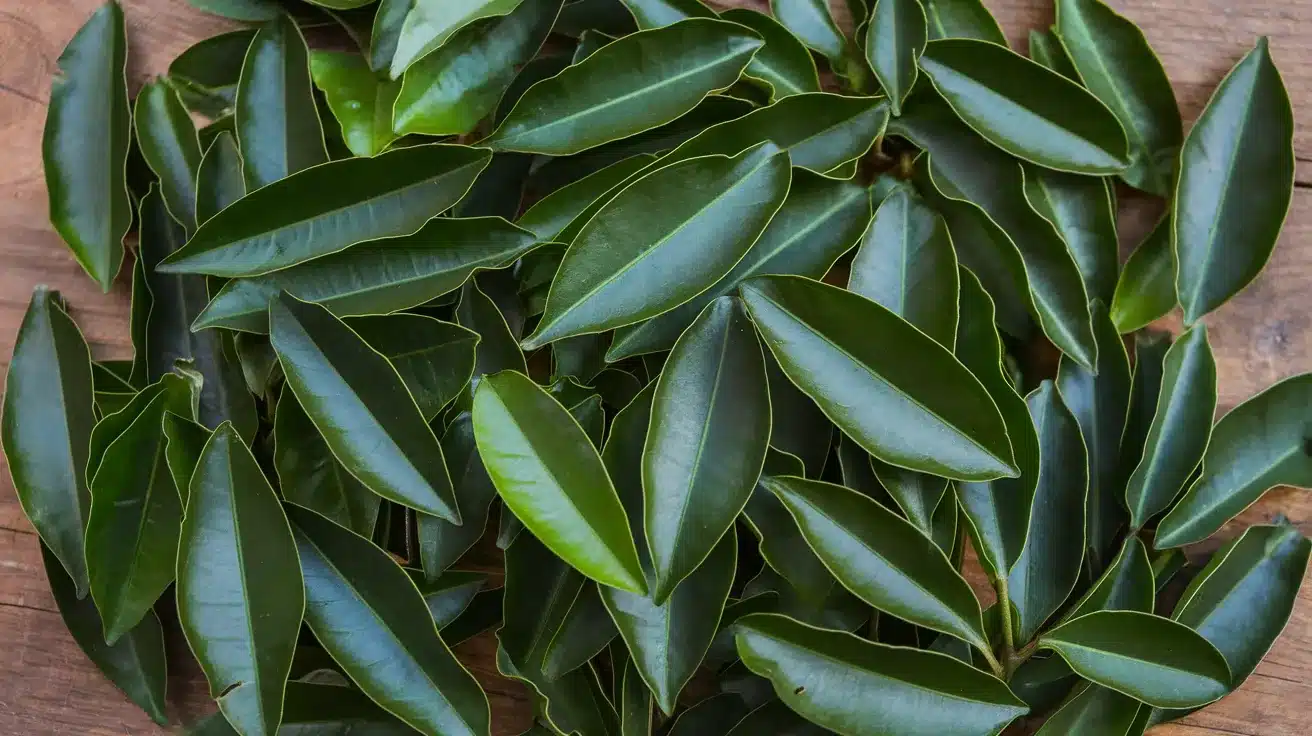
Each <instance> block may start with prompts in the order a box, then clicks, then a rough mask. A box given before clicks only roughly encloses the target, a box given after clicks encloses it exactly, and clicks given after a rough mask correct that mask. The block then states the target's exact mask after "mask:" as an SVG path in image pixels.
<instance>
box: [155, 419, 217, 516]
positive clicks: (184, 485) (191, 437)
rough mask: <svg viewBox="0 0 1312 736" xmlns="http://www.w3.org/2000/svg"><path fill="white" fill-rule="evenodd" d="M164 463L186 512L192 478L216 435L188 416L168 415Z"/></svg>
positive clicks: (164, 426)
mask: <svg viewBox="0 0 1312 736" xmlns="http://www.w3.org/2000/svg"><path fill="white" fill-rule="evenodd" d="M163 431H164V460H165V462H166V463H167V464H168V469H169V475H171V476H173V487H174V489H176V491H177V493H178V496H179V497H181V499H182V508H183V510H184V511H185V510H186V508H187V501H188V499H189V498H190V494H191V476H192V475H194V474H195V473H196V465H197V464H198V463H199V462H200V455H201V453H202V452H204V451H205V444H206V443H207V442H209V441H210V437H211V436H212V435H213V434H214V433H213V432H211V431H210V430H209V429H206V428H205V427H203V426H201V425H200V424H197V423H196V422H193V421H191V420H190V419H188V418H187V417H185V416H182V415H180V414H174V413H173V412H171V411H165V412H164V424H163Z"/></svg>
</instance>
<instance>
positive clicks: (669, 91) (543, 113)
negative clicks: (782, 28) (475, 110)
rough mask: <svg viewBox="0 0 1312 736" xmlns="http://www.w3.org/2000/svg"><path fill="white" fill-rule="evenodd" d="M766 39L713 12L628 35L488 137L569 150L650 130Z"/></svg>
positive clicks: (511, 146)
mask: <svg viewBox="0 0 1312 736" xmlns="http://www.w3.org/2000/svg"><path fill="white" fill-rule="evenodd" d="M761 45H762V41H761V39H760V37H759V36H757V35H756V34H754V33H752V32H751V31H749V30H747V29H746V28H744V27H742V26H739V25H737V24H734V23H727V22H724V21H720V20H713V19H707V18H693V19H689V20H685V21H682V22H679V23H675V24H674V25H671V26H667V27H664V28H656V29H652V30H648V31H641V32H639V33H635V34H633V35H631V36H626V37H625V38H622V39H620V40H619V41H617V42H615V43H612V44H609V45H608V46H606V47H605V48H603V49H601V50H600V51H598V52H597V53H595V54H593V55H592V56H589V57H588V58H587V59H586V60H584V61H582V62H580V63H579V64H577V65H575V66H571V67H569V68H567V69H565V70H564V71H562V72H561V73H560V74H558V75H556V76H555V77H552V78H551V79H547V80H543V81H542V82H539V83H538V84H536V85H534V86H533V87H531V88H530V89H529V90H528V92H526V93H525V94H524V96H523V97H522V98H521V99H520V100H519V103H518V104H516V105H515V108H514V109H513V110H511V111H510V113H509V114H508V115H507V116H506V118H505V120H503V121H502V122H501V124H500V126H499V127H498V128H497V129H496V131H494V132H493V133H492V135H491V136H489V137H488V138H487V139H486V141H485V143H486V144H487V145H490V146H492V147H493V148H496V149H498V150H508V151H523V152H526V153H542V154H548V155H554V156H564V155H568V154H571V153H578V152H579V151H582V150H585V149H587V148H592V147H594V146H599V145H601V144H603V143H607V142H609V141H613V140H618V139H620V138H625V137H627V136H630V135H634V134H637V133H641V132H643V131H646V130H650V129H652V128H655V127H657V126H660V125H664V124H665V123H668V122H670V121H672V120H674V119H675V118H677V117H679V116H680V115H682V114H684V113H685V112H688V111H689V110H692V109H693V108H694V107H696V105H697V103H698V102H700V101H701V100H702V98H703V97H705V96H706V95H708V94H710V93H711V92H714V91H716V90H720V89H724V88H726V87H728V86H729V85H731V84H733V82H734V81H736V80H737V79H738V75H739V73H741V72H742V70H743V69H744V68H745V67H746V66H747V63H748V62H749V61H750V60H751V58H752V54H753V53H755V51H756V50H757V49H758V48H760V47H761ZM652 59H660V60H662V63H661V64H658V65H652V64H651V60H652Z"/></svg>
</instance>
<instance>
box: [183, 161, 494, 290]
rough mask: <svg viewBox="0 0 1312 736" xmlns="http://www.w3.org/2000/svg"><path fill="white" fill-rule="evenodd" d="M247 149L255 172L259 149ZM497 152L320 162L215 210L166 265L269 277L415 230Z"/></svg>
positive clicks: (459, 193)
mask: <svg viewBox="0 0 1312 736" xmlns="http://www.w3.org/2000/svg"><path fill="white" fill-rule="evenodd" d="M242 153H243V155H244V156H247V159H246V163H247V171H249V170H250V158H249V156H250V154H249V153H248V152H247V151H246V149H245V148H243V149H242ZM488 159H489V153H488V152H487V151H484V150H479V149H474V148H466V147H464V146H451V145H442V144H432V145H422V146H411V147H408V148H405V149H404V150H398V151H392V152H389V153H385V154H382V155H379V156H375V157H373V158H351V159H345V160H342V161H333V162H331V163H327V164H323V165H322V166H315V167H312V168H310V169H307V170H305V171H303V172H299V173H298V174H295V175H293V176H289V177H288V178H286V179H283V180H279V181H277V182H274V184H272V185H269V186H267V187H264V188H262V189H260V190H259V191H256V192H252V193H251V194H250V195H248V196H246V197H244V198H242V199H241V200H239V201H237V202H235V203H234V204H233V205H232V206H231V207H228V208H227V209H225V210H223V211H222V212H220V213H219V214H217V215H215V216H214V217H213V218H212V219H210V220H209V221H208V222H206V223H205V225H204V226H203V227H201V228H200V229H199V230H197V231H196V234H195V236H193V237H192V239H191V240H190V241H189V242H188V243H187V245H186V247H185V248H182V249H181V250H179V251H177V252H175V253H173V254H172V255H170V256H169V257H168V258H167V259H165V261H164V262H162V263H161V264H160V265H159V267H158V270H160V271H165V272H177V273H204V274H209V275H214V276H259V275H261V274H266V273H269V272H271V271H277V270H279V269H283V268H286V267H287V266H293V265H296V264H298V263H301V262H303V261H308V260H311V259H313V258H318V257H320V256H325V255H328V254H329V253H335V252H337V251H339V250H342V249H344V248H347V247H349V246H351V245H355V244H356V243H360V242H363V241H366V240H377V239H379V238H392V237H398V236H402V235H411V234H413V233H415V232H417V231H418V230H419V229H420V228H421V227H423V225H424V223H426V222H428V220H430V219H431V218H433V217H434V216H435V215H437V214H439V213H440V212H442V211H443V210H445V209H446V208H448V207H450V206H451V205H453V204H455V202H456V201H457V200H459V199H460V197H461V196H462V195H463V194H464V193H465V191H466V190H468V189H469V186H470V184H472V183H473V181H474V177H476V176H477V175H478V172H479V171H481V170H482V169H483V167H484V166H486V165H487V162H488Z"/></svg>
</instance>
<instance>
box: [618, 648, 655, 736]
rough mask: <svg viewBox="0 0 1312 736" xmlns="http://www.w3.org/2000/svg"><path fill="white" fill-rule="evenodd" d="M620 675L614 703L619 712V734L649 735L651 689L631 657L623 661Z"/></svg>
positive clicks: (629, 735)
mask: <svg viewBox="0 0 1312 736" xmlns="http://www.w3.org/2000/svg"><path fill="white" fill-rule="evenodd" d="M620 677H621V678H622V679H621V681H620V697H619V702H618V703H617V704H616V708H617V709H618V710H619V714H620V733H619V736H651V714H652V696H651V691H650V690H648V689H647V684H646V683H645V682H643V681H642V674H641V673H639V672H638V668H637V667H636V666H634V664H633V661H632V659H628V660H626V661H625V665H624V669H623V671H622V673H621V674H620Z"/></svg>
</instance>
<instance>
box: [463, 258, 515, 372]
mask: <svg viewBox="0 0 1312 736" xmlns="http://www.w3.org/2000/svg"><path fill="white" fill-rule="evenodd" d="M456 321H457V322H459V323H460V325H461V326H462V327H466V328H468V329H471V330H473V331H474V332H477V333H478V334H479V341H478V345H477V347H475V349H474V378H473V384H471V385H472V386H473V387H477V385H478V382H479V378H480V376H485V375H491V374H493V373H497V372H499V371H511V370H513V371H519V372H520V373H524V374H527V373H528V365H527V363H526V362H525V360H524V353H523V352H521V351H520V349H519V342H518V341H517V340H516V338H515V333H514V331H513V330H512V329H511V328H510V324H509V323H508V322H507V321H506V316H505V315H504V314H503V313H502V312H501V310H500V309H498V308H497V305H496V302H494V301H492V299H491V298H490V297H488V295H487V294H486V293H484V292H483V290H482V289H481V288H479V285H478V282H477V281H475V280H473V279H470V280H469V281H468V282H466V283H465V286H464V288H463V289H461V291H460V303H459V304H458V305H457V306H456Z"/></svg>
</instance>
